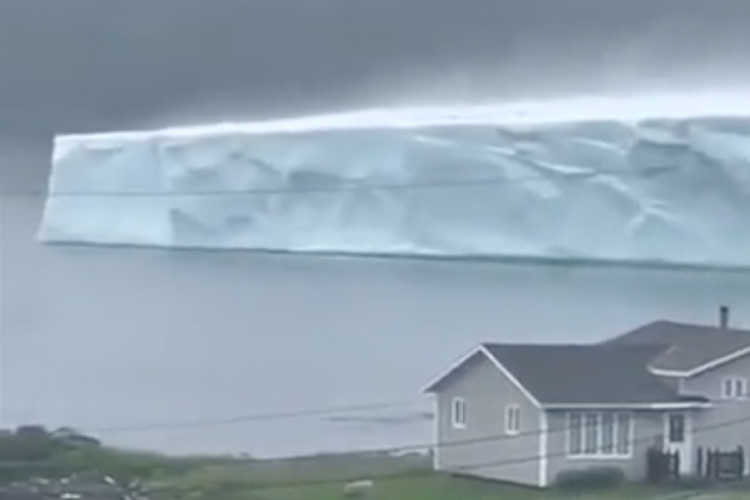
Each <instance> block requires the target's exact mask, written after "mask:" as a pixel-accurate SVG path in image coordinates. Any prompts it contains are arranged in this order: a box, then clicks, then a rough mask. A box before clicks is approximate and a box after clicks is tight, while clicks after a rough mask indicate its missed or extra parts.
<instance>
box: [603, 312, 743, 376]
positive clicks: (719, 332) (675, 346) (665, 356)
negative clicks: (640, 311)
mask: <svg viewBox="0 0 750 500" xmlns="http://www.w3.org/2000/svg"><path fill="white" fill-rule="evenodd" d="M602 345H608V346H612V347H615V346H618V347H623V346H653V347H655V348H661V352H660V353H659V355H658V356H656V357H655V358H654V359H653V360H652V361H651V363H650V367H651V368H652V369H654V370H661V371H667V372H678V373H684V374H690V373H691V372H696V371H700V370H701V368H703V367H706V366H710V365H712V364H713V363H715V362H716V361H717V360H722V359H724V358H727V357H731V356H733V355H742V354H743V352H745V351H747V352H748V353H750V330H739V329H732V328H722V327H717V326H709V325H693V324H688V323H677V322H673V321H655V322H653V323H649V324H647V325H644V326H642V327H640V328H637V329H635V330H633V331H631V332H627V333H625V334H623V335H620V336H618V337H615V338H613V339H611V340H609V341H606V342H604V343H603V344H602ZM693 374H694V373H693Z"/></svg>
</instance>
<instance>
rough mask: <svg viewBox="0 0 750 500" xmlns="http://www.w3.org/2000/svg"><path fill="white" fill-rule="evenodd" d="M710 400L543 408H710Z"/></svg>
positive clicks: (557, 405)
mask: <svg viewBox="0 0 750 500" xmlns="http://www.w3.org/2000/svg"><path fill="white" fill-rule="evenodd" d="M712 407H713V405H712V404H711V403H710V402H699V401H690V402H675V401H665V402H661V403H659V402H657V403H547V404H542V409H544V410H688V409H705V408H712Z"/></svg>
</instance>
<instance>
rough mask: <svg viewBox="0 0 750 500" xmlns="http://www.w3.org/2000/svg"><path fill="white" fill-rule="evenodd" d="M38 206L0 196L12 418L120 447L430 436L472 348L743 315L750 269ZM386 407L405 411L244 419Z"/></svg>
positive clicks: (8, 417)
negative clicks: (131, 234)
mask: <svg viewBox="0 0 750 500" xmlns="http://www.w3.org/2000/svg"><path fill="white" fill-rule="evenodd" d="M40 208H41V200H40V199H35V198H29V197H22V198H17V197H11V198H6V199H5V200H3V202H2V205H1V206H0V215H2V234H1V236H2V238H1V239H0V244H1V245H2V248H1V249H0V250H1V251H0V285H2V286H1V288H0V291H1V292H2V300H1V301H0V305H1V307H0V326H1V335H2V344H1V345H0V356H1V365H0V367H1V371H0V375H1V378H0V391H1V392H0V397H1V398H2V400H1V404H0V418H1V419H2V422H3V424H4V425H14V424H20V423H28V422H41V423H45V424H48V425H51V426H58V425H70V426H75V427H79V428H82V429H91V430H95V431H96V432H97V433H98V434H99V435H100V436H102V437H103V438H104V439H106V440H108V441H110V442H112V443H115V444H122V445H127V446H136V447H147V448H157V449H161V450H166V451H170V452H180V453H182V452H247V453H251V454H255V455H286V454H296V453H308V452H315V451H320V450H331V449H345V448H361V447H378V446H390V445H394V446H398V445H403V444H414V443H422V442H427V441H428V440H429V437H430V423H429V421H428V420H427V419H426V418H425V417H424V415H422V414H421V412H422V411H424V410H429V405H428V404H427V401H426V400H424V398H423V397H422V395H421V394H420V390H421V388H422V387H423V386H424V384H425V383H426V382H427V381H428V380H429V378H431V377H432V376H434V375H435V374H436V373H437V372H439V371H440V370H441V369H443V368H444V367H445V366H446V364H448V363H450V362H451V361H453V360H454V359H455V358H456V357H458V356H460V355H461V354H463V353H464V352H465V351H466V350H468V349H469V348H471V347H472V346H473V344H475V343H476V342H478V341H481V340H496V341H523V342H536V341H539V342H585V341H592V340H598V339H602V338H604V337H606V336H608V335H613V334H616V333H619V332H622V331H624V330H626V329H628V328H631V327H635V326H638V325H639V324H641V323H644V322H648V321H651V320H653V319H656V318H672V319H677V320H685V321H702V322H712V321H715V319H716V316H717V312H716V309H717V306H718V305H719V304H728V305H730V306H732V313H733V318H734V321H735V322H736V323H737V324H744V325H745V326H750V275H748V274H747V273H738V272H736V273H733V272H709V271H675V270H669V271H667V270H664V271H660V270H653V269H651V270H646V269H640V270H638V269H626V268H585V267H548V266H532V265H509V264H498V263H471V262H443V263H440V262H424V261H422V262H420V261H398V260H368V259H354V258H322V257H297V256H281V255H279V256H272V255H253V254H234V253H204V252H164V251H151V250H136V249H106V248H74V247H44V246H41V245H40V244H38V243H37V242H36V241H35V231H36V228H37V223H38V219H39V212H40ZM381 402H388V403H390V402H399V403H400V404H399V405H398V406H396V407H394V408H388V409H382V410H378V411H374V410H371V411H367V412H352V411H337V412H334V413H333V414H332V415H316V416H307V417H304V418H278V419H276V418H274V419H267V420H247V421H245V420H243V419H242V418H241V417H243V416H248V415H250V416H252V415H257V414H267V413H285V412H293V411H297V410H303V411H305V410H314V409H318V408H325V407H332V406H333V407H339V406H350V405H367V404H370V403H381ZM235 418H236V419H237V420H236V421H233V419H235ZM204 420H205V421H208V422H205V423H202V424H201V425H192V423H194V422H196V421H204ZM227 420H229V421H227Z"/></svg>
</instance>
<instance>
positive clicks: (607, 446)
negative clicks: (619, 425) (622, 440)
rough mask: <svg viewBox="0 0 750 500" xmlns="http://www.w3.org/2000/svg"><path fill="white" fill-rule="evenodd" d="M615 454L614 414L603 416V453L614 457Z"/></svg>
mask: <svg viewBox="0 0 750 500" xmlns="http://www.w3.org/2000/svg"><path fill="white" fill-rule="evenodd" d="M614 452H615V416H614V414H612V413H604V414H603V415H602V453H603V454H604V455H612V454H613V453H614Z"/></svg>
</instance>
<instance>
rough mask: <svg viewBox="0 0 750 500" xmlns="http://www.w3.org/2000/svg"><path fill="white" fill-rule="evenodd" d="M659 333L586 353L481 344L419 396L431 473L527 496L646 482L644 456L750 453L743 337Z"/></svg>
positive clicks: (748, 359)
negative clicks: (595, 480)
mask: <svg viewBox="0 0 750 500" xmlns="http://www.w3.org/2000/svg"><path fill="white" fill-rule="evenodd" d="M722 312H723V314H722V318H723V323H722V324H721V325H720V326H701V325H692V324H683V323H675V322H670V321H656V322H654V323H650V324H648V325H645V326H642V327H640V328H638V329H636V330H634V331H631V332H628V333H625V334H623V335H620V336H618V337H615V338H613V339H611V340H608V341H605V342H602V343H598V344H588V345H529V344H489V343H485V344H481V345H479V346H477V347H476V348H475V349H473V350H472V351H471V352H469V353H468V354H466V355H465V356H464V357H463V358H461V359H460V360H458V361H457V362H456V363H455V364H453V365H452V366H450V367H449V368H448V369H447V370H446V371H445V372H444V373H442V374H441V375H440V376H439V377H437V378H436V379H435V380H434V381H433V382H431V383H430V384H429V385H428V387H427V388H426V389H425V390H426V392H428V393H431V394H434V396H435V403H436V417H435V441H436V442H435V446H434V466H435V469H436V470H441V471H445V472H449V473H455V474H465V475H471V476H476V477H482V478H486V479H493V480H498V481H508V482H513V483H520V484H526V485H532V486H539V487H545V486H548V485H550V484H551V483H552V482H553V481H554V479H555V477H556V476H557V474H559V473H560V472H561V471H566V470H574V469H583V468H589V467H596V466H614V467H618V468H620V469H622V470H623V472H625V474H626V476H627V477H629V478H630V479H633V480H639V479H643V478H644V477H645V474H646V452H647V450H648V448H650V447H651V446H658V447H660V448H662V449H664V450H669V451H674V452H677V453H679V455H680V468H681V472H682V473H684V474H691V473H693V471H695V461H696V456H697V450H698V449H699V448H700V447H714V448H720V449H724V450H727V451H729V450H734V449H736V448H737V446H739V445H743V446H745V448H746V449H750V400H748V394H749V393H748V379H750V330H736V329H730V328H728V327H727V326H726V318H727V313H726V311H725V310H723V311H722Z"/></svg>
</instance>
